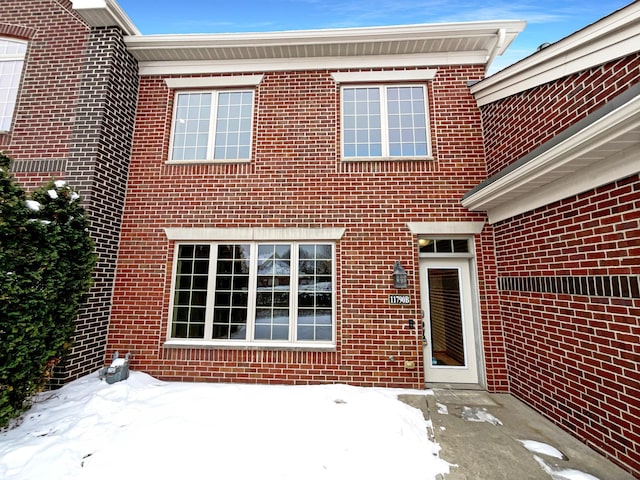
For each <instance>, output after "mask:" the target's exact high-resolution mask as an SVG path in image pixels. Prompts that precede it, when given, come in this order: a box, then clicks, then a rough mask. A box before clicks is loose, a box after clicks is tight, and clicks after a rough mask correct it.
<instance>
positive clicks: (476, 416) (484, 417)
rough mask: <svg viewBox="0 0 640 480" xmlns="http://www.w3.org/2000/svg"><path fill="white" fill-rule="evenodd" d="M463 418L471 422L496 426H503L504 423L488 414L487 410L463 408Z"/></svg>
mask: <svg viewBox="0 0 640 480" xmlns="http://www.w3.org/2000/svg"><path fill="white" fill-rule="evenodd" d="M462 418H464V419H465V420H468V421H470V422H487V423H490V424H492V425H496V426H498V425H502V422H501V421H500V420H499V419H498V418H496V417H495V416H493V415H492V414H490V413H489V412H487V409H486V408H478V407H463V408H462Z"/></svg>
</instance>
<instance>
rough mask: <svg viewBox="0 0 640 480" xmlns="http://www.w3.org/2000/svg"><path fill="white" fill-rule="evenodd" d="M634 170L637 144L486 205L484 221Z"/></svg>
mask: <svg viewBox="0 0 640 480" xmlns="http://www.w3.org/2000/svg"><path fill="white" fill-rule="evenodd" d="M636 173H640V165H639V162H638V147H637V146H635V147H629V148H627V149H626V150H623V151H622V152H620V153H618V154H616V155H614V156H613V157H609V158H607V159H606V161H603V162H596V163H592V164H591V165H589V166H587V167H585V168H582V169H580V170H578V171H577V172H576V173H574V174H572V175H570V176H565V177H562V178H560V179H558V180H556V181H555V182H551V183H549V184H547V185H544V186H542V187H538V188H536V189H534V190H532V191H531V192H529V193H527V194H526V195H522V196H520V197H518V198H515V199H511V200H510V201H508V202H505V203H502V204H500V205H497V206H496V207H493V208H489V209H488V210H487V217H488V221H489V223H490V224H492V225H493V224H494V223H497V222H500V221H502V220H506V219H508V218H511V217H514V216H516V215H519V214H521V213H524V212H528V211H531V210H533V209H536V208H539V207H543V206H545V205H549V204H551V203H554V202H557V201H559V200H562V199H564V198H567V197H571V196H574V195H578V194H580V193H582V192H586V191H588V190H592V189H594V188H597V187H599V186H601V185H606V184H608V183H612V182H615V181H617V180H620V179H621V178H625V177H628V176H630V175H634V174H636Z"/></svg>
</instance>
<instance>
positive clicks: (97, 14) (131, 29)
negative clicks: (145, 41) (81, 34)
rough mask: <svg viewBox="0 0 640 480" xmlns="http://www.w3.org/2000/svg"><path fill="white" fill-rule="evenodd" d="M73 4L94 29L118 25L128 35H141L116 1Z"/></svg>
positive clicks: (73, 1) (79, 0)
mask: <svg viewBox="0 0 640 480" xmlns="http://www.w3.org/2000/svg"><path fill="white" fill-rule="evenodd" d="M71 4H72V6H73V9H74V10H75V11H77V12H78V13H79V14H80V16H81V17H82V18H84V19H85V21H86V22H87V23H88V24H89V25H91V26H92V27H111V26H114V25H116V26H118V27H120V28H122V30H123V31H124V32H125V33H126V34H127V35H133V36H137V35H140V31H139V30H138V28H137V27H136V26H135V24H134V23H133V22H132V21H131V19H130V18H129V16H128V15H127V14H126V13H125V11H124V10H123V9H122V7H120V5H118V2H116V1H115V0H71Z"/></svg>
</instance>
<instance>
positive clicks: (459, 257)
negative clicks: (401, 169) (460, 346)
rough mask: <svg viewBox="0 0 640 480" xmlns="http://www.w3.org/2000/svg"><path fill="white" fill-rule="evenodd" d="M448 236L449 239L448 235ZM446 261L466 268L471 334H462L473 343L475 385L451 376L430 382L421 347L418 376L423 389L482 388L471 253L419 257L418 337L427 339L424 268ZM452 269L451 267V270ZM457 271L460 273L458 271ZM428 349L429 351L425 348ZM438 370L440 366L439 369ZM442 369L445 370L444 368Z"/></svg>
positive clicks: (482, 366)
mask: <svg viewBox="0 0 640 480" xmlns="http://www.w3.org/2000/svg"><path fill="white" fill-rule="evenodd" d="M448 237H449V236H448ZM449 238H450V237H449ZM467 239H468V241H469V246H470V248H469V250H470V252H473V251H474V248H473V247H474V242H473V238H468V237H467ZM446 260H452V261H455V262H458V266H455V268H459V264H460V263H465V264H466V265H467V267H468V272H467V275H466V277H467V281H468V290H469V296H470V297H469V304H470V305H469V307H470V311H469V314H470V315H471V320H470V323H471V332H468V329H467V331H466V332H465V336H467V338H468V339H469V341H470V342H473V346H474V347H475V348H474V350H475V355H474V360H475V366H476V371H477V380H476V381H475V382H471V383H470V382H467V381H456V379H455V377H454V378H453V380H446V381H444V380H443V379H442V378H436V379H432V380H430V379H429V377H428V369H429V368H430V367H431V366H430V365H428V362H430V361H431V360H430V353H429V352H428V351H426V349H425V348H424V345H423V348H422V355H423V357H422V359H423V369H422V374H423V375H424V383H425V385H426V386H437V385H440V384H446V385H447V386H451V387H460V388H469V387H472V388H473V387H476V388H478V387H482V388H484V387H485V385H486V372H485V362H484V350H483V342H482V328H481V317H480V308H479V304H480V303H479V298H480V295H479V290H478V285H479V282H478V276H477V268H476V262H475V255H474V254H473V253H467V254H422V253H421V254H420V255H419V262H418V265H419V278H420V304H421V305H420V308H421V311H422V319H423V320H422V336H423V337H422V338H428V337H430V332H427V330H426V326H427V318H426V316H427V314H428V312H427V309H428V308H429V302H428V299H427V296H426V295H427V292H428V286H427V268H429V263H430V262H431V263H432V264H434V263H437V262H441V261H446ZM453 267H454V266H452V268H453ZM459 271H460V270H459ZM460 275H462V273H460ZM467 333H470V334H471V336H470V337H469V336H468V335H467ZM429 343H430V339H429ZM429 348H431V347H430V346H429ZM465 350H466V351H467V352H468V351H469V348H468V347H467V348H465ZM441 368H442V367H441ZM445 368H446V367H445ZM449 368H450V369H451V370H450V372H455V369H456V368H457V369H460V367H449Z"/></svg>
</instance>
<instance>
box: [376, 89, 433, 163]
mask: <svg viewBox="0 0 640 480" xmlns="http://www.w3.org/2000/svg"><path fill="white" fill-rule="evenodd" d="M386 92H387V112H388V125H389V155H391V156H416V155H418V154H421V155H422V154H426V152H427V141H426V140H427V131H426V114H425V107H424V98H425V97H424V88H423V87H418V86H416V87H387V90H386Z"/></svg>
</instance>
